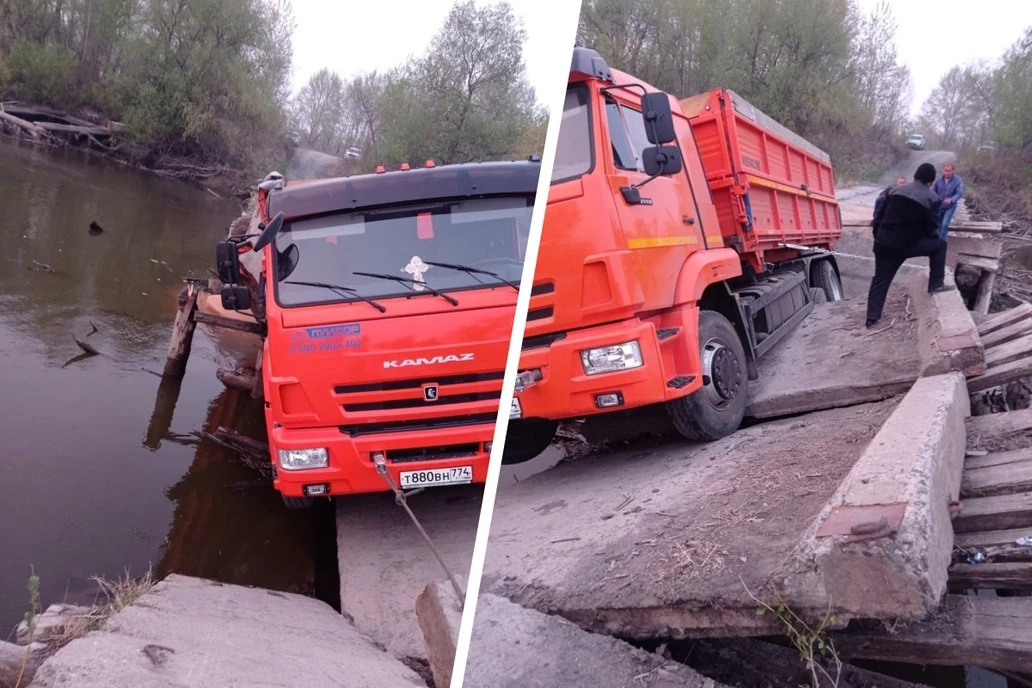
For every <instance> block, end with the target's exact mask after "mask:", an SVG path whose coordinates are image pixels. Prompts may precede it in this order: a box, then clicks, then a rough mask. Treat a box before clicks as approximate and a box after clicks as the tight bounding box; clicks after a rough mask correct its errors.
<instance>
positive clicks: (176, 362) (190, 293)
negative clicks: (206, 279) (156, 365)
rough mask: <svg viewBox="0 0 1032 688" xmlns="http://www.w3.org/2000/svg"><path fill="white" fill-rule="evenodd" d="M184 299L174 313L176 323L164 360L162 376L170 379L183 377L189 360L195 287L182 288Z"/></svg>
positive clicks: (191, 343)
mask: <svg viewBox="0 0 1032 688" xmlns="http://www.w3.org/2000/svg"><path fill="white" fill-rule="evenodd" d="M184 292H185V294H186V299H185V301H184V303H183V304H182V305H181V306H180V307H179V310H178V311H177V312H176V321H175V324H174V325H173V326H172V339H171V341H169V343H168V357H167V358H166V360H165V370H164V374H165V375H168V376H171V377H183V374H184V373H185V372H186V362H187V359H189V358H190V347H191V346H192V345H193V334H194V328H196V327H197V321H196V320H195V318H194V316H195V315H196V313H197V286H196V285H194V284H188V285H186V287H185V288H184Z"/></svg>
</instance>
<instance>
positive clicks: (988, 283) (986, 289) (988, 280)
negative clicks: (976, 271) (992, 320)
mask: <svg viewBox="0 0 1032 688" xmlns="http://www.w3.org/2000/svg"><path fill="white" fill-rule="evenodd" d="M995 284H996V273H995V272H984V273H982V279H981V280H979V282H978V293H977V294H976V295H975V305H974V307H973V308H972V309H971V310H973V311H974V312H975V313H981V314H982V315H988V314H989V306H990V305H991V304H992V301H993V286H994V285H995Z"/></svg>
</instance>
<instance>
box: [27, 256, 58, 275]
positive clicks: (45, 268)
mask: <svg viewBox="0 0 1032 688" xmlns="http://www.w3.org/2000/svg"><path fill="white" fill-rule="evenodd" d="M32 264H33V265H35V266H36V268H37V269H39V270H41V271H42V272H53V271H54V268H53V267H51V266H49V265H47V264H46V263H41V262H39V261H38V260H36V259H35V258H34V259H33V260H32ZM29 269H30V270H31V269H32V268H29Z"/></svg>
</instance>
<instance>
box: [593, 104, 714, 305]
mask: <svg viewBox="0 0 1032 688" xmlns="http://www.w3.org/2000/svg"><path fill="white" fill-rule="evenodd" d="M603 98H604V111H605V125H606V129H607V137H608V141H609V142H610V145H609V151H608V155H609V161H608V170H607V171H608V174H609V177H610V184H611V187H612V193H613V197H614V198H615V199H616V205H617V213H618V215H619V217H620V224H621V227H622V229H623V234H624V237H625V239H626V241H627V248H629V249H630V250H631V251H632V252H634V254H635V257H636V261H635V262H636V263H637V265H638V273H639V274H638V279H639V283H640V284H641V285H642V290H643V292H644V296H645V305H644V308H645V309H646V310H647V309H649V308H661V307H664V306H669V305H670V298H671V295H672V290H673V287H674V283H675V281H676V279H677V275H678V273H679V272H680V271H681V266H682V265H683V264H684V261H685V258H686V257H687V256H688V255H689V254H690V253H693V252H694V251H697V250H699V249H700V248H703V247H704V245H703V242H702V233H701V231H700V228H701V221H700V218H699V217H697V214H696V207H695V203H694V199H693V197H692V190H691V188H690V186H689V184H688V178H687V176H686V175H685V174H684V173H683V172H682V173H680V174H675V175H673V176H670V177H657V178H656V179H653V180H652V181H650V182H648V184H646V185H645V186H644V187H642V188H641V197H642V201H643V202H642V203H641V204H633V205H632V204H630V203H628V202H627V201H625V200H624V197H623V195H622V194H621V192H620V188H621V187H624V186H628V185H631V184H635V185H637V184H641V183H642V182H644V181H645V180H646V179H648V176H647V175H646V174H645V172H644V167H643V165H642V151H643V150H644V149H645V148H647V147H649V146H651V145H652V144H651V143H649V141H648V138H647V136H646V134H645V121H644V118H643V117H642V114H641V111H640V110H639V109H638V108H639V104H638V103H637V102H635V103H634V105H633V106H632V105H631V104H630V103H629V102H624V101H618V100H617V99H616V98H615V97H614V96H613V95H611V94H609V93H607V94H604V96H603Z"/></svg>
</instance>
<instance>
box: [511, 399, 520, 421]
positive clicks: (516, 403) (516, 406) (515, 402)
mask: <svg viewBox="0 0 1032 688" xmlns="http://www.w3.org/2000/svg"><path fill="white" fill-rule="evenodd" d="M522 417H523V409H522V408H520V400H519V399H517V398H516V397H513V398H512V407H511V408H510V409H509V420H512V419H513V418H522Z"/></svg>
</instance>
